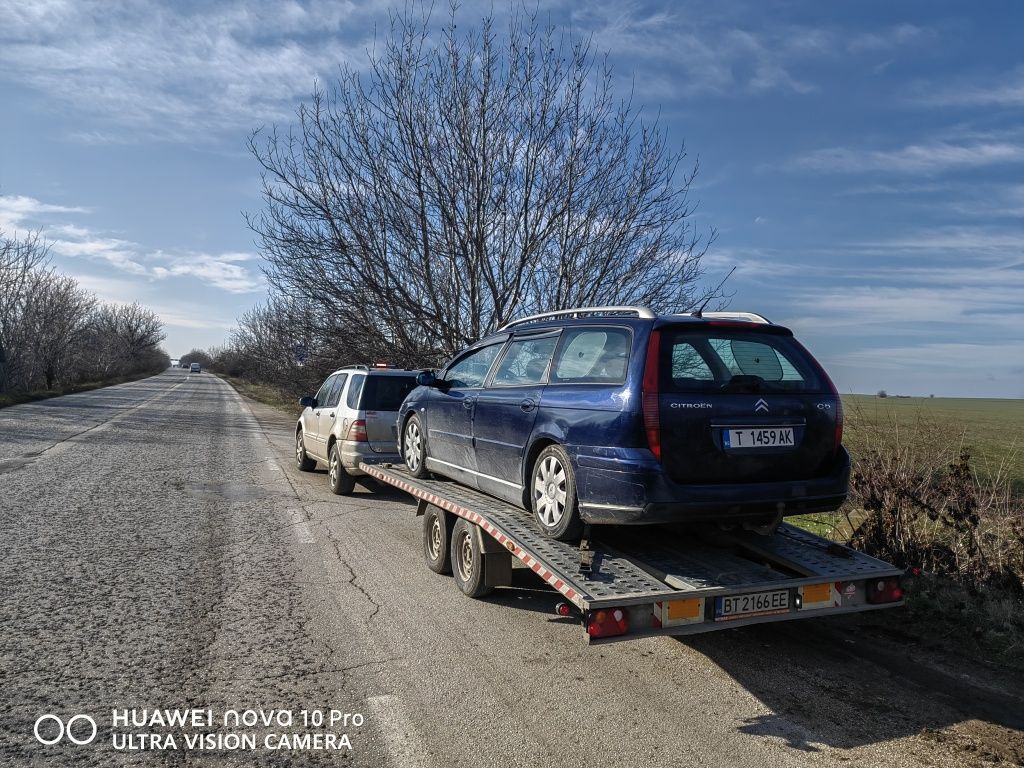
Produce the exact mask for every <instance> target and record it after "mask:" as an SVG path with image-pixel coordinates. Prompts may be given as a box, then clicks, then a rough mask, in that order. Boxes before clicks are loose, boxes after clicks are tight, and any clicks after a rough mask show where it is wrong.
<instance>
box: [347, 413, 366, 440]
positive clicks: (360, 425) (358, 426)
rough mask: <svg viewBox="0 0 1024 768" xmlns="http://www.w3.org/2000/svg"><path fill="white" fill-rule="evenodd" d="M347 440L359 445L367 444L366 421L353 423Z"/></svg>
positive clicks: (357, 420) (359, 420)
mask: <svg viewBox="0 0 1024 768" xmlns="http://www.w3.org/2000/svg"><path fill="white" fill-rule="evenodd" d="M345 439H346V440H355V441H356V442H357V443H365V442H367V437H366V420H365V419H356V420H355V421H353V422H352V426H350V427H349V428H348V434H347V435H345Z"/></svg>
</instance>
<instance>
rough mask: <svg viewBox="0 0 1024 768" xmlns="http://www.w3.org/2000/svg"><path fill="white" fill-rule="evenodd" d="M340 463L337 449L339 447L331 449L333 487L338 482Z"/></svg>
mask: <svg viewBox="0 0 1024 768" xmlns="http://www.w3.org/2000/svg"><path fill="white" fill-rule="evenodd" d="M339 464H340V462H339V461H338V451H337V449H334V450H332V451H331V465H330V474H331V487H332V488H333V487H334V486H336V485H337V484H338V472H339V470H340V467H339Z"/></svg>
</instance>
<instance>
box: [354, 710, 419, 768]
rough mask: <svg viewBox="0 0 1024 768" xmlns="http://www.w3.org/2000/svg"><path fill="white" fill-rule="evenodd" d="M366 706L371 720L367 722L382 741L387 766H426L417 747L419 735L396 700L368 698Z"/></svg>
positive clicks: (408, 767) (398, 767)
mask: <svg viewBox="0 0 1024 768" xmlns="http://www.w3.org/2000/svg"><path fill="white" fill-rule="evenodd" d="M366 706H367V707H368V708H369V710H370V715H371V717H372V718H373V719H372V720H371V721H369V722H370V723H371V724H372V725H373V728H374V730H375V731H376V732H377V733H379V734H380V736H381V738H382V739H384V744H385V746H386V747H387V751H388V758H389V760H388V762H390V763H391V765H392V766H395V768H420V767H421V766H426V765H428V763H427V761H426V759H425V757H424V755H423V750H422V748H421V747H420V739H419V735H418V734H417V733H416V728H415V727H414V726H413V724H412V720H411V719H409V717H408V716H407V715H406V714H405V712H404V710H403V709H402V703H401V700H400V699H399V698H398V697H397V696H391V695H388V696H371V697H369V698H368V699H367V700H366Z"/></svg>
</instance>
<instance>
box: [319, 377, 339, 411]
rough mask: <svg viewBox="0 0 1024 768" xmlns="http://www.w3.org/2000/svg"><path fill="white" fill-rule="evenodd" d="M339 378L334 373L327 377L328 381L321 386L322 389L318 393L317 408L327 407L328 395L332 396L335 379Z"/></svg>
mask: <svg viewBox="0 0 1024 768" xmlns="http://www.w3.org/2000/svg"><path fill="white" fill-rule="evenodd" d="M337 378H338V374H336V373H334V374H331V375H330V376H328V377H327V381H325V382H324V383H323V384H321V385H320V389H318V390H317V393H316V407H317V408H323V407H324V406H326V405H327V395H328V394H330V391H331V387H333V386H334V381H335V379H337Z"/></svg>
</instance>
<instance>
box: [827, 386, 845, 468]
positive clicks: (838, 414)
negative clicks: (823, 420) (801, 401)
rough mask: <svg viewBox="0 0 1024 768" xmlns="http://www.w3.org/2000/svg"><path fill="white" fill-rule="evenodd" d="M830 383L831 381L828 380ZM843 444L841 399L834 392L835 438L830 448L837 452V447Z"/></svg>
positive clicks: (834, 389)
mask: <svg viewBox="0 0 1024 768" xmlns="http://www.w3.org/2000/svg"><path fill="white" fill-rule="evenodd" d="M829 383H830V384H831V382H829ZM832 391H833V392H835V391H836V388H835V385H833V386H832ZM842 444H843V401H842V399H841V398H840V397H839V393H838V392H836V440H835V444H834V445H833V446H832V450H833V451H835V452H836V453H839V447H840V446H841V445H842Z"/></svg>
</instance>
